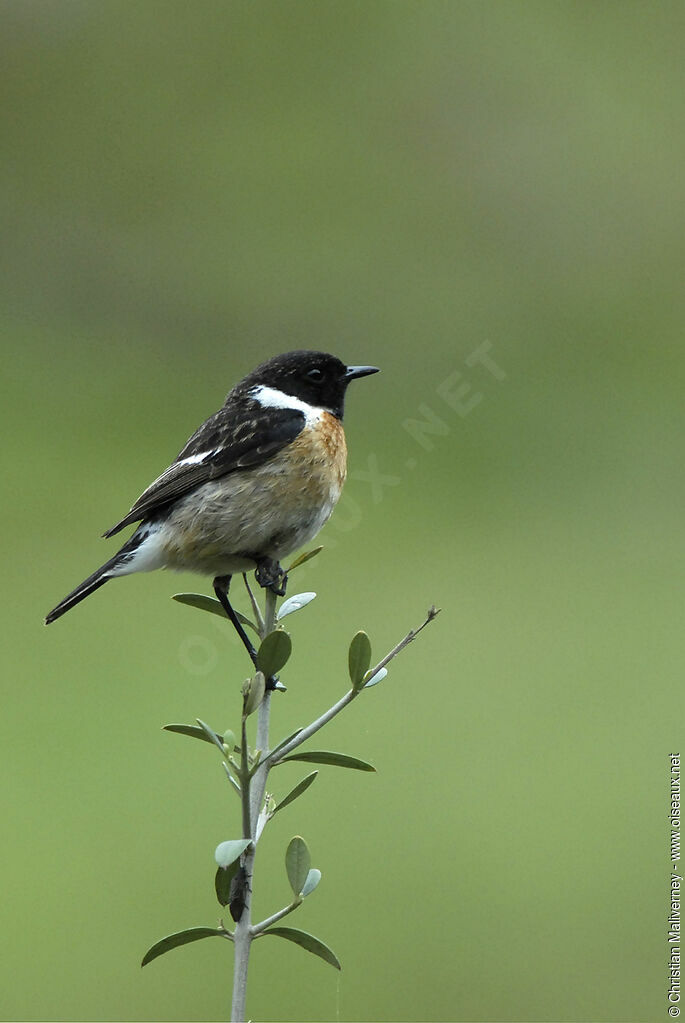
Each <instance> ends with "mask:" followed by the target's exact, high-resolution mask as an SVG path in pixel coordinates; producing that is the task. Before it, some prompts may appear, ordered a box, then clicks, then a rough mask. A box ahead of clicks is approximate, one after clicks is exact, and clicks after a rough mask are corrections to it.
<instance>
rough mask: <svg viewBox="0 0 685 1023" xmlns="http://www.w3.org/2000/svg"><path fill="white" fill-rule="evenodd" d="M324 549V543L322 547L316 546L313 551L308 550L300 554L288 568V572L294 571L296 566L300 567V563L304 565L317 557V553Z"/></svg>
mask: <svg viewBox="0 0 685 1023" xmlns="http://www.w3.org/2000/svg"><path fill="white" fill-rule="evenodd" d="M322 550H323V544H321V546H320V547H315V548H314V550H312V551H307V553H306V554H300V556H299V558H295V560H294V561H293V562H292V564H291V565H290V567H289V568H286V574H287V573H288V572H292V570H293V569H294V568H299V567H300V565H304V563H305V561H310V560H311V559H312V558H315V557H316V555H317V554H320V553H321V551H322Z"/></svg>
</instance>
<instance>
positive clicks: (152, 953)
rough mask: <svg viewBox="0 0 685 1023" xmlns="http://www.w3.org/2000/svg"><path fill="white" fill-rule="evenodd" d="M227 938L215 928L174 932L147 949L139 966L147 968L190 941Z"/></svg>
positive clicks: (190, 928)
mask: <svg viewBox="0 0 685 1023" xmlns="http://www.w3.org/2000/svg"><path fill="white" fill-rule="evenodd" d="M213 937H219V938H227V937H228V935H227V934H226V931H224V930H219V929H218V928H215V927H189V928H188V930H186V931H176V933H175V934H168V935H167V936H166V938H162V940H161V941H158V942H157V943H156V944H155V945H153V946H152V948H149V949H148V950H147V952H146V953H145V955H144V956H143V961H142V963H141V964H140V965H141V966H147V964H148V963H151V962H152V960H153V959H156V958H157V957H158V956H161V955H164V953H165V952H168V951H169V949H172V948H178V947H179V945H188V944H189V943H190V942H191V941H199V940H200V938H213Z"/></svg>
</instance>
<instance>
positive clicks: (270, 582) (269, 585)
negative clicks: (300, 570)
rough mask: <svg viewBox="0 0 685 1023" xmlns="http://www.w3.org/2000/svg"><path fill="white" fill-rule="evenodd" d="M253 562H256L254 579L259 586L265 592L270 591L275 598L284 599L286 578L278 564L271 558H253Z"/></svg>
mask: <svg viewBox="0 0 685 1023" xmlns="http://www.w3.org/2000/svg"><path fill="white" fill-rule="evenodd" d="M255 560H256V562H257V571H256V572H255V578H256V580H257V582H258V583H259V585H260V586H261V587H262V588H263V589H265V590H267V589H268V590H271V591H272V593H275V594H276V596H277V597H284V596H285V588H286V586H287V585H288V576H287V574H286V573H285V572H284V570H283V569H282V568H281V566H280V565H279V563H278V562H277V561H275V560H274V559H273V558H255Z"/></svg>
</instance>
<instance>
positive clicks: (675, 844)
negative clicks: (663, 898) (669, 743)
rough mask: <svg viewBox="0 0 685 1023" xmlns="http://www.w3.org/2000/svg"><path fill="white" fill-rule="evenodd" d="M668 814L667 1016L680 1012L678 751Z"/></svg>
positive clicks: (672, 762)
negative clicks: (669, 868)
mask: <svg viewBox="0 0 685 1023" xmlns="http://www.w3.org/2000/svg"><path fill="white" fill-rule="evenodd" d="M670 792H671V794H670V813H669V823H670V825H671V891H670V896H669V897H670V913H669V916H668V949H669V962H668V978H669V986H668V1015H669V1016H670V1017H671V1018H675V1017H676V1016H679V1015H680V963H681V951H680V947H681V933H682V931H681V923H682V916H681V903H682V899H681V895H682V890H683V889H682V886H683V878H682V875H680V874H679V873H677V871H678V870H680V867H679V866H678V864H679V863H680V820H681V818H680V754H679V753H671V754H670Z"/></svg>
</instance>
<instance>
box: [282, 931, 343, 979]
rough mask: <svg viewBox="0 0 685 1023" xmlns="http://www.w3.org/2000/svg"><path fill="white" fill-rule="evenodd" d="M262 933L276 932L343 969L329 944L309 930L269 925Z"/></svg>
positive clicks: (326, 961) (338, 968)
mask: <svg viewBox="0 0 685 1023" xmlns="http://www.w3.org/2000/svg"><path fill="white" fill-rule="evenodd" d="M262 934H275V935H277V936H278V937H279V938H286V940H287V941H294V942H295V944H296V945H300V946H301V948H305V949H306V950H307V952H312V953H313V954H314V955H315V956H318V957H319V959H323V961H324V962H325V963H329V964H330V965H331V966H335V968H336V970H340V969H342V967H341V965H340V960H339V959H338V957H337V955H336V954H335V952H333V950H332V949H330V948H329V947H328V945H324V943H323V941H319V939H318V938H315V937H314V935H313V934H308V933H307V931H299V930H298V929H297V928H296V927H269V928H268V929H267V930H266V931H262Z"/></svg>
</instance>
